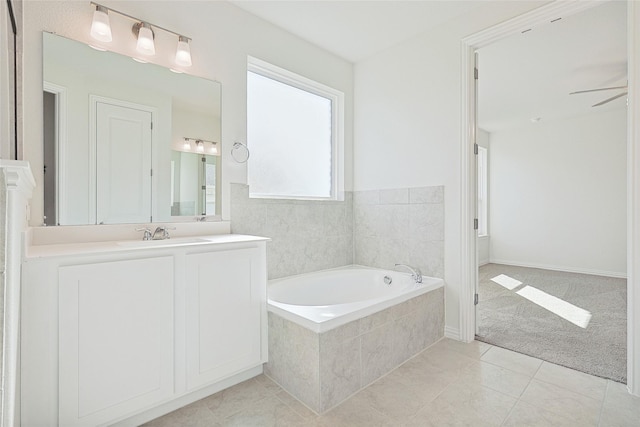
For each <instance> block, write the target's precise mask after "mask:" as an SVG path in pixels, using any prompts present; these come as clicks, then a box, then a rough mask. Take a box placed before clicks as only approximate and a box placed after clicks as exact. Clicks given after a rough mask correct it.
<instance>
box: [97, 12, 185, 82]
mask: <svg viewBox="0 0 640 427" xmlns="http://www.w3.org/2000/svg"><path fill="white" fill-rule="evenodd" d="M91 6H95V8H96V10H95V12H94V13H93V21H92V23H91V37H93V38H94V39H96V40H98V41H101V42H105V43H108V42H110V41H111V40H112V36H111V25H110V23H109V12H113V13H116V14H118V15H121V16H124V17H125V18H129V19H131V20H132V21H134V22H135V23H134V24H133V27H132V28H131V30H132V31H133V34H134V35H135V36H136V38H137V41H136V50H137V51H138V52H139V53H140V54H142V55H147V56H151V55H155V53H156V49H155V42H154V36H155V34H154V30H156V31H157V30H162V31H165V32H167V33H170V34H173V35H175V36H177V37H178V45H177V48H176V56H175V62H176V64H177V65H179V66H181V67H190V66H191V47H190V42H191V39H190V38H189V37H187V36H183V35H182V34H178V33H176V32H175V31H171V30H168V29H166V28H163V27H160V26H158V25H155V24H151V23H150V22H147V21H142V20H140V19H138V18H136V17H134V16H131V15H127V14H126V13H122V12H120V11H118V10H115V9H111V8H109V7H106V6H103V5H101V4H98V3H95V2H91ZM98 48H100V47H98ZM172 71H173V70H172ZM175 71H176V72H180V70H175Z"/></svg>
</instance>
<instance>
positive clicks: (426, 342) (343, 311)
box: [265, 266, 444, 413]
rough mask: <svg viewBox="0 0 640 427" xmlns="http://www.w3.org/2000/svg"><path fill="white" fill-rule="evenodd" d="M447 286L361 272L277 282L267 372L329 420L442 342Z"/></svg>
mask: <svg viewBox="0 0 640 427" xmlns="http://www.w3.org/2000/svg"><path fill="white" fill-rule="evenodd" d="M443 286H444V283H443V281H442V279H437V278H432V277H423V283H421V284H417V283H415V280H414V279H413V278H412V277H411V275H409V274H405V273H400V272H396V271H387V270H379V269H373V268H367V267H358V266H352V267H345V268H341V269H334V270H326V271H320V272H315V273H309V274H303V275H299V276H292V277H287V278H284V279H277V280H272V281H270V282H269V286H268V311H269V362H268V363H267V364H266V366H265V372H266V374H267V375H268V376H270V377H271V378H272V379H273V380H275V381H276V382H277V383H279V384H280V385H281V386H282V387H283V388H285V389H286V390H287V391H289V393H291V394H292V395H293V396H295V397H296V398H297V399H299V400H300V401H302V402H303V403H305V404H306V405H307V406H309V407H310V408H311V409H313V410H314V411H316V412H318V413H322V412H325V411H326V410H328V409H330V408H332V407H334V406H335V405H337V404H339V403H340V402H342V401H343V400H344V399H346V398H347V397H349V396H351V395H352V394H353V393H355V392H357V391H358V390H360V389H361V388H363V387H366V386H367V385H368V384H370V383H372V382H373V381H375V380H377V379H378V378H380V377H382V376H383V375H385V374H386V373H388V372H389V371H391V370H393V369H394V368H395V367H397V366H398V365H400V364H402V363H404V362H405V361H406V360H408V359H409V358H411V357H412V356H414V355H415V354H417V353H419V352H420V351H422V350H423V349H425V348H426V347H428V346H430V345H431V344H433V343H434V342H436V341H438V340H439V339H440V338H442V336H443V335H444V288H443Z"/></svg>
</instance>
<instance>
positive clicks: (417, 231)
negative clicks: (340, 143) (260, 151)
mask: <svg viewBox="0 0 640 427" xmlns="http://www.w3.org/2000/svg"><path fill="white" fill-rule="evenodd" d="M231 230H232V232H233V233H240V234H254V235H258V236H265V237H270V238H271V239H272V241H271V242H270V243H269V244H268V245H267V262H268V269H269V279H277V278H281V277H286V276H291V275H295V274H301V273H307V272H311V271H318V270H324V269H328V268H335V267H341V266H344V265H350V264H354V263H355V264H359V265H365V266H370V267H378V268H385V269H394V264H396V263H405V264H410V265H415V266H417V267H418V268H420V269H421V270H422V273H423V274H425V275H427V276H434V277H443V276H444V187H443V186H432V187H418V188H402V189H391V190H372V191H356V192H353V193H352V192H346V193H345V200H344V201H343V202H335V201H305V200H279V199H250V198H249V187H248V186H247V185H244V184H231Z"/></svg>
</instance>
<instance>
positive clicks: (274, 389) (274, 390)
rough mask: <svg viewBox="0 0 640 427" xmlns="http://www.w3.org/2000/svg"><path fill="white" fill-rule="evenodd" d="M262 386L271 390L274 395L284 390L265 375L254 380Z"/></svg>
mask: <svg viewBox="0 0 640 427" xmlns="http://www.w3.org/2000/svg"><path fill="white" fill-rule="evenodd" d="M254 379H255V380H256V381H257V382H258V383H260V385H262V386H263V387H264V388H266V389H267V390H269V391H270V392H272V393H278V392H280V391H281V390H282V388H281V387H280V386H279V385H278V384H276V383H275V382H274V381H273V380H272V379H271V378H269V377H268V376H266V375H265V374H261V375H258V376H257V377H255V378H254Z"/></svg>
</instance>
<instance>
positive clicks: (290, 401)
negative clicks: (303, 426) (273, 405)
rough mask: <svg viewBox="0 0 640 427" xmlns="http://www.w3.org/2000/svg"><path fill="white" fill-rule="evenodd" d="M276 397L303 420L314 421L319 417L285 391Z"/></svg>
mask: <svg viewBox="0 0 640 427" xmlns="http://www.w3.org/2000/svg"><path fill="white" fill-rule="evenodd" d="M276 397H277V398H278V399H280V400H281V401H282V402H284V403H285V404H286V405H287V406H289V407H290V408H291V409H293V410H294V411H295V412H296V413H297V414H298V415H300V416H301V417H302V418H305V419H314V418H317V417H318V414H316V413H315V412H313V411H312V410H311V409H309V408H307V407H306V406H305V404H304V403H302V402H300V401H299V400H298V399H296V398H295V397H293V396H291V395H290V394H289V393H287V392H286V391H284V390H282V391H280V392H278V393H276Z"/></svg>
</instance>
